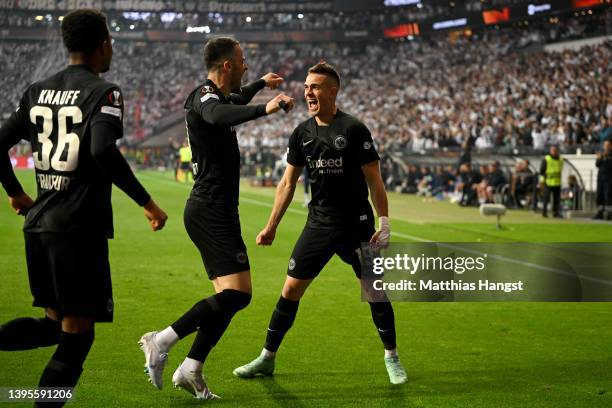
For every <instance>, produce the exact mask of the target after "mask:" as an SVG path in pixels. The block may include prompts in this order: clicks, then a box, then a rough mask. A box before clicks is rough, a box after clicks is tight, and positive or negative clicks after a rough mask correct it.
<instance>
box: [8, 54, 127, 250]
mask: <svg viewBox="0 0 612 408" xmlns="http://www.w3.org/2000/svg"><path fill="white" fill-rule="evenodd" d="M122 119H123V98H122V95H121V90H120V89H119V88H118V87H117V86H116V85H114V84H112V83H110V82H107V81H105V80H104V79H102V78H100V77H98V76H97V75H95V74H94V73H92V72H91V71H89V70H88V69H87V68H86V67H85V66H83V65H70V66H68V67H67V68H66V69H64V70H62V71H60V72H58V73H57V74H55V75H53V76H51V77H49V78H47V79H45V80H42V81H40V82H36V83H34V84H33V85H31V86H30V87H29V88H28V89H27V90H26V92H25V93H24V95H23V97H22V99H21V102H20V104H19V108H18V109H17V111H16V112H15V113H13V115H12V116H11V117H10V119H9V123H7V124H5V126H9V127H11V128H12V134H14V135H15V138H16V140H14V142H17V141H18V140H19V139H25V140H28V141H29V142H30V144H31V145H32V159H33V161H34V167H35V170H36V183H37V188H38V196H37V198H36V200H35V202H34V206H33V207H32V208H31V209H30V210H29V212H28V214H27V216H26V221H25V226H24V231H26V232H57V233H75V232H87V233H88V234H96V233H98V234H104V235H105V236H107V237H109V238H111V237H112V234H113V222H112V208H111V181H110V178H109V177H108V175H105V174H104V173H103V172H102V171H101V170H100V169H99V168H98V167H97V166H96V164H95V163H94V160H93V157H92V154H91V127H92V125H94V124H95V123H96V122H98V121H105V122H108V123H110V124H112V125H113V126H117V127H118V128H119V132H117V134H120V135H122V134H123V132H122V129H123V125H122Z"/></svg>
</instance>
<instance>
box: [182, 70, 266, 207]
mask: <svg viewBox="0 0 612 408" xmlns="http://www.w3.org/2000/svg"><path fill="white" fill-rule="evenodd" d="M264 86H265V81H263V80H259V81H256V82H254V83H252V84H249V85H247V86H245V87H243V88H242V90H241V93H232V94H230V95H228V97H227V98H226V97H225V96H224V95H223V93H222V92H221V91H220V90H219V89H218V88H217V87H216V86H215V84H214V82H212V81H211V80H206V82H205V83H204V84H202V85H200V86H198V87H197V88H196V89H195V90H194V91H192V92H191V93H190V94H189V96H188V98H187V101H186V102H185V122H186V127H187V140H188V141H189V146H190V147H191V152H192V159H191V161H192V165H193V174H194V176H193V177H194V181H195V184H194V186H193V190H192V192H191V196H192V197H195V198H197V199H199V200H201V201H205V202H207V203H212V204H220V205H229V206H237V205H238V191H239V185H240V151H239V150H238V139H237V137H236V130H235V129H234V126H236V125H239V124H240V123H244V122H246V121H249V120H252V119H255V118H258V117H260V116H264V115H265V114H266V106H265V105H252V106H244V105H246V104H247V103H248V102H250V100H251V99H252V97H253V96H254V95H255V93H256V92H257V91H259V90H260V89H262V88H263V87H264Z"/></svg>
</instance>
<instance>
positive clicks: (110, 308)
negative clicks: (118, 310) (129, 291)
mask: <svg viewBox="0 0 612 408" xmlns="http://www.w3.org/2000/svg"><path fill="white" fill-rule="evenodd" d="M114 308H115V304H114V303H113V299H108V300H107V302H106V311H107V312H108V313H112V312H113V309H114Z"/></svg>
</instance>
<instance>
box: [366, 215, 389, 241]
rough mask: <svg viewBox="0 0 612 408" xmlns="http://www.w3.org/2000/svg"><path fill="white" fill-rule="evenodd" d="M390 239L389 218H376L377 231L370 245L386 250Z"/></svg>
mask: <svg viewBox="0 0 612 408" xmlns="http://www.w3.org/2000/svg"><path fill="white" fill-rule="evenodd" d="M390 238H391V228H390V227H389V217H384V216H383V217H378V231H376V233H374V235H373V236H372V239H371V240H370V242H371V243H373V244H376V245H377V246H379V247H382V248H386V247H387V246H388V245H389V239H390Z"/></svg>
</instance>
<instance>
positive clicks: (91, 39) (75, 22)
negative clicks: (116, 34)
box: [62, 9, 109, 54]
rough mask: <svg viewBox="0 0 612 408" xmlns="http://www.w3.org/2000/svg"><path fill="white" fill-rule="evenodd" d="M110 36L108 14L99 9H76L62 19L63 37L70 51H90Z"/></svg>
mask: <svg viewBox="0 0 612 408" xmlns="http://www.w3.org/2000/svg"><path fill="white" fill-rule="evenodd" d="M108 36H109V32H108V27H107V26H106V16H105V15H104V13H102V12H101V11H99V10H94V9H80V10H75V11H72V12H70V13H68V14H67V15H66V16H65V17H64V19H63V20H62V39H63V41H64V46H66V48H67V49H68V51H69V52H83V53H85V54H87V53H90V52H92V51H93V50H95V49H96V48H98V47H99V46H100V44H102V43H103V42H104V41H105V40H107V39H108Z"/></svg>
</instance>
